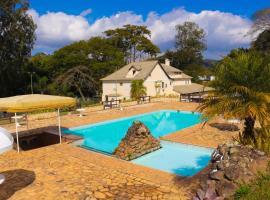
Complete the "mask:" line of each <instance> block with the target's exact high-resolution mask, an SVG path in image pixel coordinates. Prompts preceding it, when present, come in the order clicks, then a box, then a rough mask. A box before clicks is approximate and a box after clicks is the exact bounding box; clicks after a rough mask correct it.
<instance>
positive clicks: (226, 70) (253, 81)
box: [199, 51, 270, 142]
mask: <svg viewBox="0 0 270 200" xmlns="http://www.w3.org/2000/svg"><path fill="white" fill-rule="evenodd" d="M215 75H216V78H215V80H214V81H213V82H212V84H211V86H212V87H214V88H215V91H213V92H212V94H210V95H209V96H208V98H206V99H205V100H204V101H203V103H202V104H201V105H200V106H199V110H200V111H203V114H204V116H205V117H207V118H213V117H216V116H219V115H221V114H222V115H223V117H224V118H226V119H230V118H238V119H241V120H245V128H244V131H243V133H242V134H243V135H242V141H243V140H244V141H246V142H248V141H249V140H255V139H256V138H255V133H254V125H255V121H258V122H259V124H260V125H261V126H262V127H265V126H266V125H267V124H268V123H269V105H270V94H269V91H270V80H269V79H270V60H269V58H264V57H262V56H261V55H260V54H258V53H256V52H248V53H243V52H241V51H240V52H239V53H236V54H234V56H233V57H231V56H227V57H225V58H224V59H223V60H222V61H221V63H220V64H219V66H218V68H217V71H216V74H215Z"/></svg>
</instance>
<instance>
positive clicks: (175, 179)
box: [0, 100, 238, 199]
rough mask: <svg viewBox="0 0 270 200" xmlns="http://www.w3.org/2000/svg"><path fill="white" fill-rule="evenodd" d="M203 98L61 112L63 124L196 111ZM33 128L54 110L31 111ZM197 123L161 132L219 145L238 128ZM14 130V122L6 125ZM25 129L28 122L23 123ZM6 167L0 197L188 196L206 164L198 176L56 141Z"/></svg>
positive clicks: (51, 119) (13, 158) (50, 120)
mask: <svg viewBox="0 0 270 200" xmlns="http://www.w3.org/2000/svg"><path fill="white" fill-rule="evenodd" d="M197 106H198V104H196V103H183V102H176V101H171V100H170V101H155V102H153V103H150V104H143V105H136V106H125V107H124V109H123V110H118V109H114V110H104V111H103V110H102V107H89V108H86V110H85V113H84V114H85V116H84V117H79V116H78V114H68V115H64V116H62V127H66V128H71V127H76V126H81V125H85V124H92V123H96V122H102V121H106V120H111V119H118V118H122V117H127V116H133V115H137V114H143V113H147V112H152V111H157V110H166V109H172V110H185V111H194V110H195V109H196V107H197ZM29 118H30V120H29V124H28V128H29V129H31V130H35V129H37V128H40V127H47V126H52V127H53V126H54V125H56V122H57V120H56V115H55V114H54V113H46V114H45V113H44V114H36V115H32V116H30V117H29ZM222 123H223V121H219V120H217V121H216V123H215V124H206V125H205V127H204V128H202V124H198V125H195V126H193V127H191V128H187V129H184V130H180V131H177V132H175V133H172V134H169V135H166V136H164V137H162V139H164V140H169V141H173V142H180V143H185V144H192V145H197V146H203V147H216V146H217V145H218V144H219V143H224V142H228V141H232V138H233V137H235V136H237V134H238V131H237V130H226V129H225V130H224V129H222V128H221V127H219V126H217V124H219V125H222ZM4 128H7V129H8V130H10V131H11V132H14V124H9V125H6V126H4ZM20 129H21V130H26V129H27V127H26V126H22V127H20ZM0 158H1V159H0V166H1V172H3V174H4V175H5V176H6V177H7V181H6V183H5V184H3V185H2V186H1V187H0V199H1V198H2V199H7V198H10V199H45V198H46V199H56V198H57V199H67V198H69V199H116V197H117V198H118V199H188V197H189V195H190V192H191V191H192V190H193V189H194V186H196V184H197V183H198V180H199V177H200V176H201V175H202V174H203V173H204V170H203V171H201V172H200V173H199V174H197V175H195V176H193V177H180V176H176V175H175V174H171V173H166V172H163V171H160V170H155V169H152V168H148V167H144V166H140V165H136V164H133V163H130V162H127V161H123V160H119V159H116V158H113V157H111V156H107V155H104V154H101V153H96V152H93V151H89V150H86V149H83V148H80V147H76V146H74V145H71V144H67V143H66V144H62V145H59V144H56V145H51V146H48V147H43V148H39V149H35V150H30V151H24V152H22V153H20V154H18V153H16V152H15V151H11V152H8V153H6V154H4V155H1V156H0Z"/></svg>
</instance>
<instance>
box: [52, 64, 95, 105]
mask: <svg viewBox="0 0 270 200" xmlns="http://www.w3.org/2000/svg"><path fill="white" fill-rule="evenodd" d="M56 82H57V84H59V85H63V86H65V87H67V88H69V89H73V88H74V89H75V91H76V93H78V94H80V96H81V97H82V99H83V101H85V94H84V92H88V93H95V89H96V86H95V85H96V82H95V80H94V78H93V77H92V75H91V71H90V70H89V68H88V67H86V66H76V67H73V68H71V69H69V70H68V71H66V72H65V73H63V74H62V75H60V76H59V77H58V78H57V79H56Z"/></svg>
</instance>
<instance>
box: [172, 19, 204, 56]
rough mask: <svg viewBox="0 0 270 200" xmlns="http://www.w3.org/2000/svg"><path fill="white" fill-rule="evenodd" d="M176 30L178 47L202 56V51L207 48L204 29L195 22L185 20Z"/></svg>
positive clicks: (179, 49) (180, 49)
mask: <svg viewBox="0 0 270 200" xmlns="http://www.w3.org/2000/svg"><path fill="white" fill-rule="evenodd" d="M176 31H177V34H176V36H175V37H176V49H177V50H178V51H184V52H190V53H193V54H195V55H196V56H201V52H202V51H203V50H205V49H206V44H205V41H204V38H205V32H204V30H203V29H201V28H200V27H199V26H198V25H197V24H196V23H194V22H185V23H184V24H182V25H177V26H176Z"/></svg>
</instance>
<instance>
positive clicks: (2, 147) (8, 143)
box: [0, 127, 14, 185]
mask: <svg viewBox="0 0 270 200" xmlns="http://www.w3.org/2000/svg"><path fill="white" fill-rule="evenodd" d="M13 142H14V141H13V137H12V135H10V134H9V133H8V131H7V130H6V129H3V128H1V127H0V154H1V153H4V152H6V151H8V150H11V149H12V147H13ZM4 181H5V177H4V175H2V174H0V185H1V184H2V183H3V182H4Z"/></svg>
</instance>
